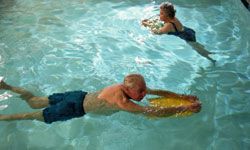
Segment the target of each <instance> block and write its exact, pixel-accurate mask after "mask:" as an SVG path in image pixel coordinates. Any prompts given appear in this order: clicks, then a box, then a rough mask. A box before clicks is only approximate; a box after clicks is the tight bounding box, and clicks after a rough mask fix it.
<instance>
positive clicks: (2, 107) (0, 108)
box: [0, 105, 8, 110]
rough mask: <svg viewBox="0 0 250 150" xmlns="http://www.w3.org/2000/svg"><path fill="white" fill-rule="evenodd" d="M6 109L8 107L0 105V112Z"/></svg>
mask: <svg viewBox="0 0 250 150" xmlns="http://www.w3.org/2000/svg"><path fill="white" fill-rule="evenodd" d="M7 107H8V105H0V110H4V109H5V108H7Z"/></svg>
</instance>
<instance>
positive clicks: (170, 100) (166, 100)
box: [149, 95, 198, 117]
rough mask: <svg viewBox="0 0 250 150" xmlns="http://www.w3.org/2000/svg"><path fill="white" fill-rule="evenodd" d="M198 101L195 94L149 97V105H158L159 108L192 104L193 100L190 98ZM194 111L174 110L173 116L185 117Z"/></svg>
mask: <svg viewBox="0 0 250 150" xmlns="http://www.w3.org/2000/svg"><path fill="white" fill-rule="evenodd" d="M191 98H192V99H193V100H195V101H196V102H197V101H198V98H197V97H196V96H188V95H186V96H180V97H158V98H151V99H149V105H150V106H152V107H160V108H171V107H178V106H188V105H192V104H193V101H191V100H190V99H191ZM193 113H194V112H191V111H189V110H187V111H183V112H176V113H175V114H174V115H172V116H173V117H185V116H190V115H192V114H193Z"/></svg>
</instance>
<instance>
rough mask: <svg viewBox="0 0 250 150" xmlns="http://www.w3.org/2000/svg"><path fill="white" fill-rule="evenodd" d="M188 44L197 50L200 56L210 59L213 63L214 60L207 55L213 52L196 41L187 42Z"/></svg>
mask: <svg viewBox="0 0 250 150" xmlns="http://www.w3.org/2000/svg"><path fill="white" fill-rule="evenodd" d="M188 44H189V45H190V46H191V47H192V48H193V49H194V50H195V51H196V52H197V53H199V54H200V55H201V56H203V57H206V58H207V59H208V60H210V61H211V62H212V63H213V64H215V62H216V60H214V59H212V58H211V57H209V55H210V54H214V53H212V52H209V51H208V50H206V49H205V48H204V46H203V45H201V44H200V43H198V42H188Z"/></svg>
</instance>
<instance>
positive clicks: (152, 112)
mask: <svg viewBox="0 0 250 150" xmlns="http://www.w3.org/2000/svg"><path fill="white" fill-rule="evenodd" d="M119 107H120V108H121V110H123V111H127V112H131V113H135V114H143V115H145V116H152V117H167V116H171V115H173V114H176V113H179V112H183V111H186V110H190V111H193V112H196V111H197V109H198V106H197V104H194V105H190V106H180V107H171V108H160V107H151V106H141V105H138V104H136V103H134V102H132V101H130V100H127V101H125V102H122V103H120V104H119Z"/></svg>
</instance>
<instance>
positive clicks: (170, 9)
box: [160, 2, 176, 18]
mask: <svg viewBox="0 0 250 150" xmlns="http://www.w3.org/2000/svg"><path fill="white" fill-rule="evenodd" d="M160 9H161V10H163V11H164V13H165V14H166V15H167V16H169V17H170V18H174V17H175V12H176V10H175V9H174V5H173V4H172V3H170V2H163V3H162V4H161V6H160Z"/></svg>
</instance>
